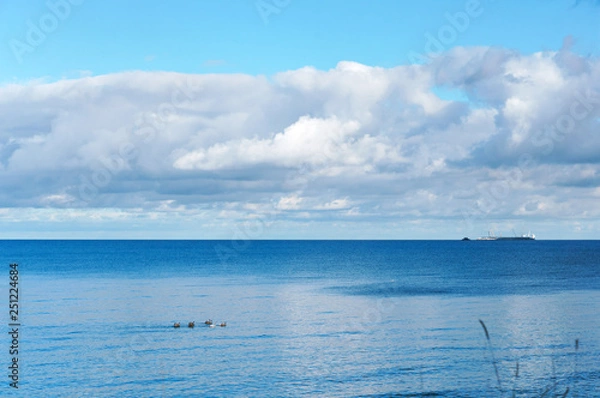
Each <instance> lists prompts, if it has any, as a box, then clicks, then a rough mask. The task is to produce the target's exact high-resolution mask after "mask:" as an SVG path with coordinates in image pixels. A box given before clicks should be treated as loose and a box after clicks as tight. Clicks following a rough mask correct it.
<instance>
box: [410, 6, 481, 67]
mask: <svg viewBox="0 0 600 398" xmlns="http://www.w3.org/2000/svg"><path fill="white" fill-rule="evenodd" d="M490 1H493V0H490ZM483 11H484V9H483V5H482V4H481V1H479V0H467V2H466V3H465V7H464V10H463V11H458V12H455V13H453V14H452V13H449V12H447V13H445V14H444V19H445V20H446V21H447V22H448V23H447V24H444V25H442V26H441V27H440V28H439V29H438V30H437V32H435V34H433V33H431V32H425V46H424V47H423V53H418V52H416V51H411V52H409V53H408V60H409V62H410V63H411V64H420V63H427V62H431V61H432V60H433V59H435V58H436V57H438V56H439V55H441V54H442V53H444V52H445V51H446V50H447V49H448V48H450V47H451V46H452V45H453V44H454V43H455V42H456V40H457V39H458V37H459V35H460V34H461V33H465V32H466V31H467V29H469V27H470V26H471V21H473V20H474V19H476V18H478V17H480V16H481V15H482V14H483Z"/></svg>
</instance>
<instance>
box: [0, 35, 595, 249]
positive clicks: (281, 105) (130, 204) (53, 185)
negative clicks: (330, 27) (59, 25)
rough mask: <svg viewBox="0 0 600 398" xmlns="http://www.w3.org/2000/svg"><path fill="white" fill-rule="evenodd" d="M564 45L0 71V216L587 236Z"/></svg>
mask: <svg viewBox="0 0 600 398" xmlns="http://www.w3.org/2000/svg"><path fill="white" fill-rule="evenodd" d="M570 47H571V42H570V39H568V38H567V39H565V43H564V46H563V48H562V49H560V50H559V51H546V52H539V53H535V54H529V55H524V54H520V53H518V52H515V51H511V50H507V49H503V48H497V47H468V48H464V47H456V48H454V49H452V50H450V51H448V52H446V53H444V54H442V55H439V56H437V57H436V58H434V59H433V60H432V62H431V63H429V64H424V65H403V66H397V67H394V68H381V67H373V66H367V65H362V64H359V63H355V62H350V61H343V62H340V63H339V64H338V65H337V66H336V67H335V68H334V69H331V70H327V71H323V70H317V69H315V68H312V67H309V66H307V67H304V68H301V69H297V70H291V71H285V72H281V73H278V74H276V75H274V76H271V77H265V76H251V75H243V74H205V75H198V74H181V73H174V72H139V71H131V72H122V73H115V74H109V75H102V76H94V77H84V78H80V79H73V80H60V81H56V82H51V83H46V82H40V81H34V82H30V83H26V84H9V85H5V86H2V87H0V176H1V177H0V222H2V223H5V224H10V223H12V224H17V223H30V225H35V223H36V222H47V221H51V222H54V223H56V224H57V225H58V224H61V223H62V224H63V225H68V226H69V227H68V228H67V229H69V228H70V230H77V229H78V228H79V227H77V225H78V224H81V223H92V224H93V223H97V224H94V225H96V226H100V227H101V228H104V226H106V225H108V224H109V223H111V222H112V223H121V224H119V225H121V227H120V228H121V229H122V225H134V226H137V227H135V228H139V229H140V230H143V229H144V228H145V227H146V226H149V225H152V228H155V229H156V228H158V226H161V225H162V226H164V228H166V229H167V230H168V229H169V228H175V225H176V223H173V224H170V223H171V222H172V220H176V219H178V220H185V222H187V223H189V225H188V230H187V232H188V235H189V232H190V231H192V230H193V228H198V229H202V230H203V231H205V232H206V231H209V232H206V233H205V234H204V235H201V236H203V237H221V236H224V235H223V234H226V233H224V232H223V233H221V232H216V231H225V230H231V229H232V228H234V226H235V225H239V224H240V223H247V222H249V220H250V221H251V220H262V221H261V223H262V224H261V230H264V229H265V228H264V227H265V226H273V227H272V228H273V229H272V231H284V230H288V231H289V230H290V229H294V228H298V229H299V230H303V231H305V232H304V233H303V234H299V235H298V236H304V237H310V236H311V232H310V231H313V232H312V234H313V235H312V236H314V237H330V238H335V237H336V236H338V235H336V233H337V232H336V231H347V230H349V229H353V230H354V236H355V237H357V238H360V237H388V238H394V237H399V238H403V237H404V238H406V237H410V236H411V229H412V231H413V233H414V231H417V232H416V233H414V236H417V237H418V236H432V237H454V236H456V235H460V234H467V233H472V232H473V231H476V232H477V233H478V232H481V229H482V228H484V227H489V226H490V225H497V226H499V228H503V229H504V232H510V230H508V231H507V230H506V229H507V228H516V229H520V228H527V229H529V228H532V229H533V228H535V227H538V229H543V228H548V229H553V228H560V229H561V230H562V231H566V232H568V233H575V232H577V231H582V233H583V234H584V236H592V235H594V234H597V233H598V232H599V231H600V223H599V222H598V217H599V216H600V207H598V206H597V204H596V203H597V202H598V199H599V198H600V167H599V165H600V134H599V127H600V60H598V59H597V58H591V57H584V56H581V55H578V54H576V53H574V52H572V51H571V49H570ZM25 181H26V182H27V184H23V182H25ZM549 220H551V221H552V222H549ZM192 225H195V226H196V227H193V226H192ZM323 225H325V226H327V227H325V229H323V230H317V231H315V228H317V226H323ZM544 226H545V227H544ZM71 227H72V228H71ZM132 228H133V227H132ZM278 228H279V229H278ZM303 228H304V229H303ZM318 228H320V227H318ZM386 228H388V230H383V229H386ZM393 228H398V230H393ZM109 229H110V228H109ZM210 231H215V233H214V236H212V235H210ZM361 231H362V232H364V234H363V235H361ZM315 232H316V234H315ZM517 232H521V231H520V230H518V231H517ZM278 233H279V232H269V231H268V230H267V231H266V232H265V231H263V232H261V233H260V234H257V236H253V237H254V238H273V237H276V236H278V235H277V234H278ZM319 234H320V235H319ZM585 234H588V235H585ZM284 235H285V232H284ZM198 236H199V235H198ZM289 236H296V235H294V234H293V233H292V234H288V235H285V236H282V237H289ZM340 236H341V237H347V236H345V235H340ZM596 236H597V235H596Z"/></svg>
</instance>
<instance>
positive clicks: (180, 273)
mask: <svg viewBox="0 0 600 398" xmlns="http://www.w3.org/2000/svg"><path fill="white" fill-rule="evenodd" d="M599 253H600V242H599V241H489V242H477V241H471V242H461V241H250V242H231V241H0V257H1V259H2V262H3V263H4V264H5V282H4V283H1V286H2V289H1V291H2V297H4V298H3V300H5V302H6V303H8V287H9V286H8V283H9V275H8V271H9V269H8V264H9V263H11V262H18V263H19V292H20V296H19V306H20V319H19V320H20V323H21V326H20V335H19V340H20V341H19V344H20V348H21V349H20V351H19V364H20V373H19V375H20V382H19V385H20V388H19V395H21V396H53V397H71V396H72V397H79V396H90V397H98V396H131V397H155V396H166V397H182V396H198V397H297V396H324V397H510V396H513V394H514V395H515V396H518V397H539V396H543V394H544V392H545V391H546V390H548V389H551V391H549V392H548V393H546V395H544V396H562V395H563V394H564V393H565V392H566V390H567V388H568V389H569V392H568V393H567V394H568V395H567V396H569V397H571V396H572V397H575V396H577V397H599V396H600V393H599V392H598V391H600V360H599V359H598V358H600V339H599V338H600V254H599ZM5 308H6V310H5V311H4V312H3V316H2V319H3V323H4V324H5V327H6V328H7V330H8V326H6V325H8V323H9V320H8V305H6V306H5ZM208 318H212V319H213V320H214V321H217V322H220V321H227V327H224V328H221V327H215V328H209V327H206V326H205V325H204V324H203V321H204V320H205V319H208ZM479 319H482V320H484V321H485V323H486V326H487V328H488V331H489V334H490V343H489V344H488V341H487V340H486V337H485V334H484V331H483V328H482V327H481V325H480V324H479ZM191 320H195V321H196V324H197V325H196V327H195V328H194V329H189V328H187V327H185V326H186V325H187V322H188V321H191ZM175 321H179V322H181V323H182V326H184V327H182V328H180V329H174V328H173V327H172V324H173V322H175ZM5 336H7V337H6V338H5V339H4V340H5V341H4V343H2V342H0V344H4V347H3V350H4V351H3V352H4V353H5V354H4V358H5V363H6V364H7V366H8V364H9V363H10V359H11V356H10V355H9V354H8V348H9V345H10V341H9V337H10V336H9V335H8V334H5ZM576 339H578V340H579V345H578V348H577V349H576V347H575V341H576ZM517 363H518V367H519V370H518V376H517V372H516V367H517ZM494 365H495V366H496V368H497V369H498V377H497V376H496V373H495V369H494ZM7 366H6V367H5V369H6V371H5V373H6V375H8V369H7ZM4 380H5V382H4V385H0V396H2V395H13V391H11V390H12V389H11V388H10V387H9V386H8V383H9V381H10V380H9V379H8V377H7V376H4ZM14 395H16V394H14Z"/></svg>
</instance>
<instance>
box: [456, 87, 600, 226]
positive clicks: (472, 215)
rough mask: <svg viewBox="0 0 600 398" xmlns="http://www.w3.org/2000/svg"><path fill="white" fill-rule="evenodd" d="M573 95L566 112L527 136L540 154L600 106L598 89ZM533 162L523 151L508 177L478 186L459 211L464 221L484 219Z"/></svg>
mask: <svg viewBox="0 0 600 398" xmlns="http://www.w3.org/2000/svg"><path fill="white" fill-rule="evenodd" d="M574 97H575V99H574V100H573V102H571V104H570V105H569V107H568V111H567V112H564V113H562V114H561V115H559V116H558V117H557V118H556V119H555V120H554V123H551V124H549V125H547V126H546V128H545V129H544V130H542V131H540V132H539V133H538V134H535V135H532V136H531V137H530V142H531V144H532V145H533V146H534V147H537V148H541V149H542V155H544V156H547V155H550V153H552V152H553V151H554V150H555V148H556V143H559V142H561V141H563V140H564V139H565V138H566V137H567V136H568V135H569V134H572V133H574V132H575V130H576V128H577V126H578V124H581V123H582V122H583V121H584V120H586V119H588V118H590V117H591V116H592V115H593V114H594V110H595V109H597V108H598V107H600V93H598V92H597V91H593V90H591V89H588V90H587V91H586V92H585V94H584V93H582V92H581V91H576V92H575V94H574ZM535 162H536V158H535V157H534V155H533V154H531V153H529V152H525V153H523V154H521V156H520V157H519V160H518V165H517V168H516V169H514V170H512V171H511V172H510V173H509V175H508V178H506V179H504V180H498V181H495V182H494V183H492V184H490V185H489V186H488V187H485V188H482V187H481V185H480V186H478V187H477V189H478V191H479V194H480V195H479V199H477V201H476V203H475V206H474V208H473V209H470V210H469V211H464V210H463V211H462V217H463V222H464V223H466V224H467V227H468V228H471V227H472V226H473V221H474V220H476V219H483V218H485V217H486V216H487V215H488V214H490V213H491V212H492V211H494V210H495V209H497V208H498V207H499V206H500V204H501V203H502V201H504V200H505V199H506V198H507V197H508V195H509V194H510V192H511V189H513V188H514V186H515V185H516V184H518V183H519V182H520V181H522V179H523V175H524V172H525V169H526V168H528V167H530V166H531V165H533V164H535Z"/></svg>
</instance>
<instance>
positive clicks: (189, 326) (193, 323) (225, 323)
mask: <svg viewBox="0 0 600 398" xmlns="http://www.w3.org/2000/svg"><path fill="white" fill-rule="evenodd" d="M204 324H205V325H207V326H208V327H211V328H214V327H215V326H221V327H223V328H224V327H225V326H227V322H221V323H219V324H218V325H217V324H216V323H214V322H213V321H212V319H209V320H206V321H204ZM194 326H196V321H192V322H188V328H193V327H194ZM173 327H174V328H179V327H181V323H179V322H175V323H174V324H173Z"/></svg>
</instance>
